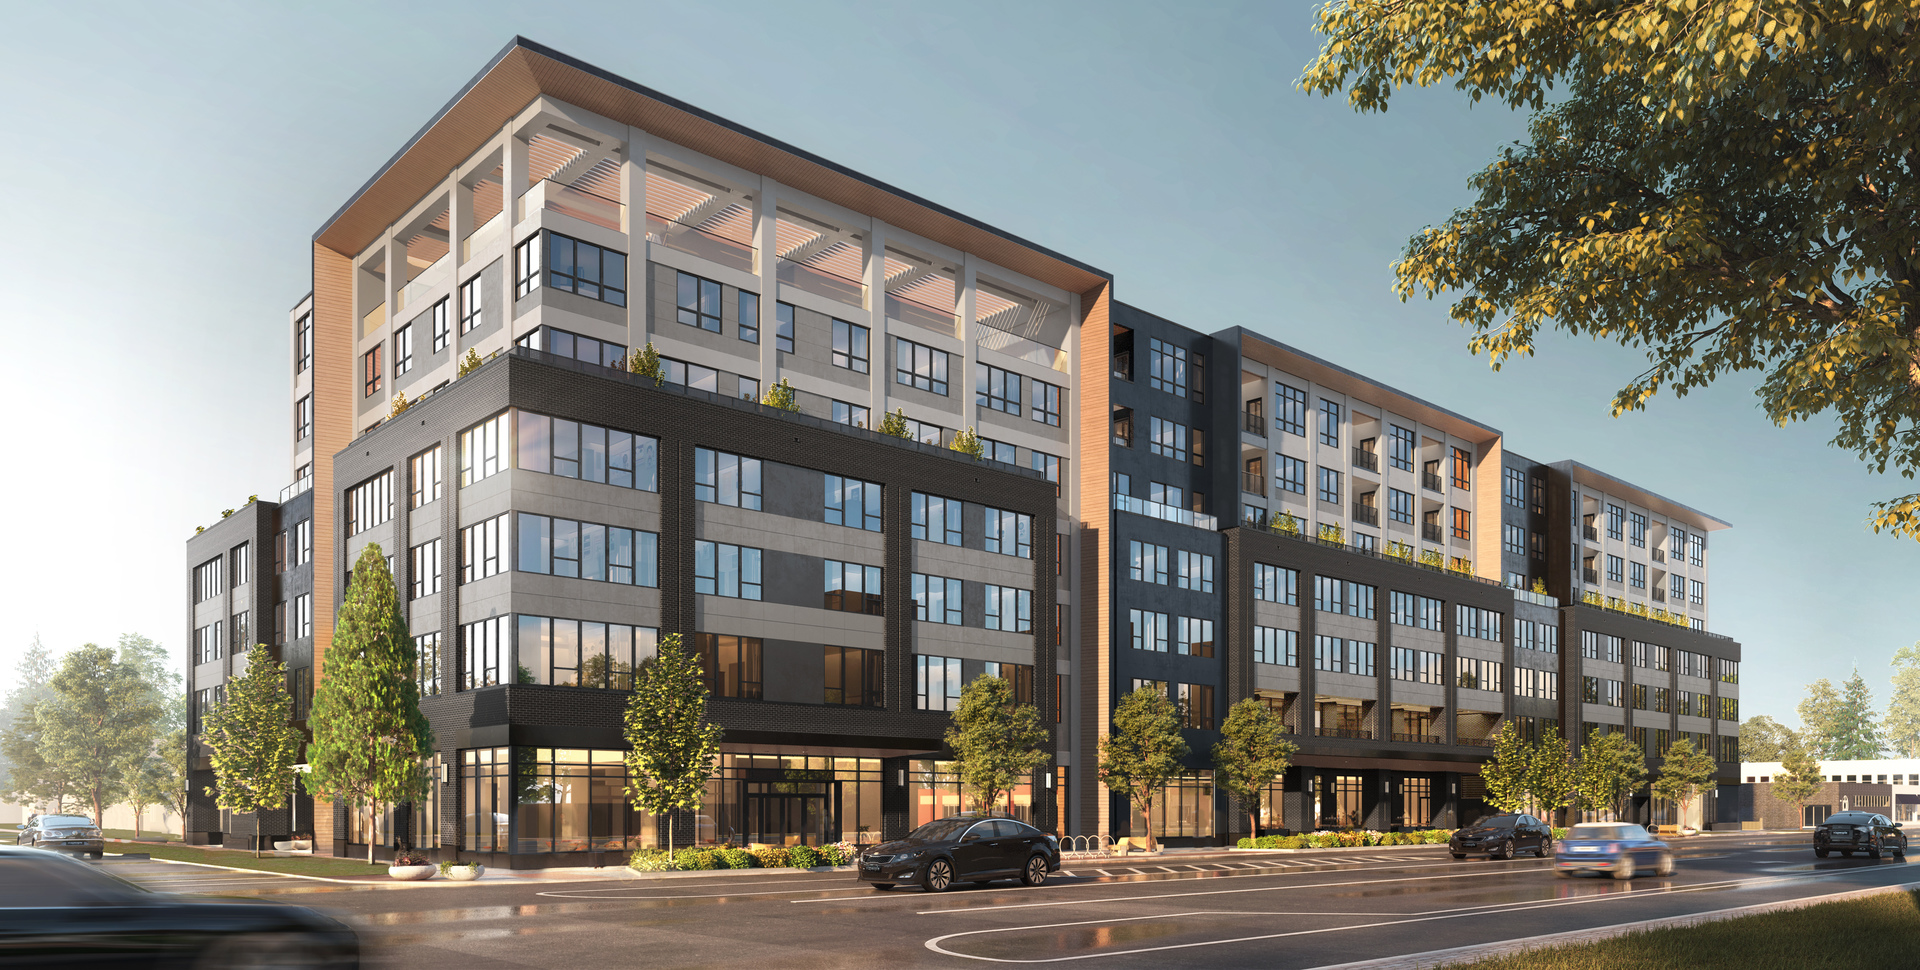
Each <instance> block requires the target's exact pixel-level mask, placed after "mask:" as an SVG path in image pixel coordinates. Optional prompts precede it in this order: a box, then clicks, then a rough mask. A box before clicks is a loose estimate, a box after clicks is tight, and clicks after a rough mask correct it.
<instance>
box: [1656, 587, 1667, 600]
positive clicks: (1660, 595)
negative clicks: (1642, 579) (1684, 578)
mask: <svg viewBox="0 0 1920 970" xmlns="http://www.w3.org/2000/svg"><path fill="white" fill-rule="evenodd" d="M1653 601H1654V602H1655V603H1665V602H1666V601H1667V591H1666V590H1664V589H1661V588H1660V587H1658V586H1655V587H1654V588H1653Z"/></svg>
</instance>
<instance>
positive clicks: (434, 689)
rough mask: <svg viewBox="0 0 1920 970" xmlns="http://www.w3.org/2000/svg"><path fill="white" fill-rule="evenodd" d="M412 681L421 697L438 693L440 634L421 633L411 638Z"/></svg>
mask: <svg viewBox="0 0 1920 970" xmlns="http://www.w3.org/2000/svg"><path fill="white" fill-rule="evenodd" d="M413 671H414V681H415V683H417V684H419V685H420V696H421V697H432V696H434V695H435V694H438V693H440V633H439V631H437V630H436V631H434V632H432V633H422V634H420V635H419V636H417V637H414V638H413Z"/></svg>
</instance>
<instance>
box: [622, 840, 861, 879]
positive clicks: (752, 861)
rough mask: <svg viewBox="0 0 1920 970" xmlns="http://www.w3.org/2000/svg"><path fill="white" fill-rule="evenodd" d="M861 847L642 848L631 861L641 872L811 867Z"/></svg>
mask: <svg viewBox="0 0 1920 970" xmlns="http://www.w3.org/2000/svg"><path fill="white" fill-rule="evenodd" d="M859 853H860V849H859V847H858V846H855V845H853V844H852V843H849V842H835V843H833V844H831V845H821V846H808V845H790V846H785V847H774V848H762V849H741V848H736V847H734V846H731V845H725V846H720V847H718V848H712V849H681V850H680V851H678V852H675V853H673V854H672V855H668V853H667V852H666V850H664V849H641V850H639V851H637V852H635V853H634V854H633V858H632V859H630V860H628V863H627V864H628V865H630V866H632V867H633V868H634V869H635V870H636V871H638V872H669V871H674V870H679V871H682V872H691V871H699V870H706V869H812V868H814V867H816V866H844V865H848V864H850V863H852V862H853V860H854V857H855V856H857V855H859Z"/></svg>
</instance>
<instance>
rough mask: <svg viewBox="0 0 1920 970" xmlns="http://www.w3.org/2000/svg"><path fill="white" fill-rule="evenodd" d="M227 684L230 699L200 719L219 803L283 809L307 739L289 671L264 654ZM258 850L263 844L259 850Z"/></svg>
mask: <svg viewBox="0 0 1920 970" xmlns="http://www.w3.org/2000/svg"><path fill="white" fill-rule="evenodd" d="M247 656H249V657H250V658H252V659H251V661H250V662H249V663H248V664H247V670H246V673H244V674H242V675H240V676H239V677H236V678H234V679H233V680H231V681H229V682H228V683H227V699H226V700H225V701H224V702H222V703H221V704H219V705H216V706H215V707H214V708H213V710H211V711H208V712H207V713H206V714H205V715H204V716H203V717H202V718H201V734H200V738H201V740H202V741H203V742H205V743H206V745H207V748H208V750H209V751H210V753H211V755H212V761H213V776H214V781H215V787H213V788H209V789H207V794H208V795H211V796H213V799H214V803H215V804H217V805H219V806H220V807H221V808H224V809H226V810H228V811H231V812H241V813H252V812H259V811H264V810H267V809H275V808H280V807H282V806H284V805H286V804H287V800H288V798H290V797H291V796H292V793H293V766H294V764H295V763H296V762H297V761H298V760H299V758H300V746H301V744H302V743H303V742H304V741H305V740H306V739H305V737H304V736H303V735H302V734H301V733H300V729H299V728H296V727H294V726H293V695H292V694H289V693H288V692H287V684H286V668H284V667H282V666H281V665H280V664H279V662H277V661H275V660H272V659H270V658H268V657H267V655H266V653H265V652H264V651H261V652H259V653H257V654H248V655H247ZM255 849H256V851H257V850H258V846H256V847H255Z"/></svg>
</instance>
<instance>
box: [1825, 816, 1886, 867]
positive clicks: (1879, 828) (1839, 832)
mask: <svg viewBox="0 0 1920 970" xmlns="http://www.w3.org/2000/svg"><path fill="white" fill-rule="evenodd" d="M1831 852H1838V853H1840V854H1841V855H1843V856H1847V857H1849V858H1851V857H1852V856H1853V854H1854V853H1855V852H1865V853H1866V854H1867V858H1869V859H1878V858H1880V856H1881V854H1882V853H1886V852H1891V853H1893V857H1894V858H1896V859H1901V860H1905V859H1906V857H1907V833H1905V832H1902V831H1900V823H1899V822H1895V821H1893V820H1892V819H1889V818H1887V817H1886V816H1885V815H1875V814H1873V813H1872V812H1841V813H1839V814H1837V815H1829V816H1827V820H1826V821H1824V822H1821V823H1820V824H1819V826H1817V827H1816V828H1815V829H1814V830H1813V854H1814V855H1817V856H1819V857H1820V858H1822V859H1824V858H1826V857H1827V854H1828V853H1831Z"/></svg>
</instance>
